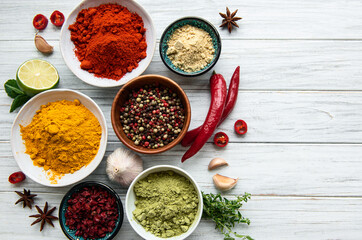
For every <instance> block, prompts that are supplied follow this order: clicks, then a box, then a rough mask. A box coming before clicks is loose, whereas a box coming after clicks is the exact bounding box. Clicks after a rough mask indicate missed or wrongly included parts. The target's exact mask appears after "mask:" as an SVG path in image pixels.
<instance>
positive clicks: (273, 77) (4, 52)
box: [0, 25, 362, 91]
mask: <svg viewBox="0 0 362 240" xmlns="http://www.w3.org/2000/svg"><path fill="white" fill-rule="evenodd" d="M0 26H1V25H0ZM235 42H237V44H235ZM49 43H50V44H52V45H53V46H54V49H55V50H54V51H55V52H54V54H52V55H50V56H44V55H43V54H42V53H40V52H38V51H36V48H35V45H34V42H33V41H0V66H1V67H2V69H4V71H1V72H0V79H2V81H5V80H6V79H9V78H14V77H15V72H16V70H17V68H18V66H19V65H20V64H21V63H23V62H25V61H26V60H28V59H29V58H41V59H47V60H49V61H51V63H52V64H54V66H55V67H56V68H57V69H58V71H59V73H60V78H61V81H60V85H59V87H62V88H76V89H82V90H83V89H97V88H96V87H92V86H89V85H87V84H85V83H83V82H82V81H80V80H79V79H78V78H77V77H76V76H75V75H74V74H73V73H72V72H71V71H70V70H69V69H68V68H67V66H66V65H65V64H64V61H63V58H62V57H61V54H60V50H59V46H58V41H49ZM158 46H159V45H158V43H157V45H156V51H155V55H154V57H153V61H152V64H151V65H150V66H149V67H148V68H147V70H146V71H145V74H153V73H158V74H160V75H163V76H167V77H169V78H171V79H173V80H175V81H176V82H177V83H179V84H180V85H181V86H182V87H183V88H184V89H186V90H192V89H195V90H199V89H205V90H208V89H209V86H208V83H209V81H208V80H209V77H210V74H211V73H206V74H205V75H202V76H199V77H191V78H186V77H180V76H178V75H176V74H175V73H172V72H171V71H169V70H168V68H166V66H165V65H164V64H163V62H162V61H161V58H160V56H159V51H158ZM361 49H362V41H325V40H324V41H302V40H297V41H282V40H273V41H268V40H238V41H235V40H225V39H223V47H222V57H221V58H220V59H219V61H218V63H217V64H216V66H215V70H216V71H217V72H218V73H222V74H224V76H225V79H226V81H227V82H229V80H230V78H231V75H232V73H233V71H234V70H235V66H237V65H240V66H241V84H240V87H239V88H240V90H263V91H264V90H284V91H288V90H323V91H326V90H343V91H361V90H362V78H361V75H362V68H361V66H362V54H361ZM0 88H1V89H3V86H2V84H1V86H0ZM98 90H99V89H98Z"/></svg>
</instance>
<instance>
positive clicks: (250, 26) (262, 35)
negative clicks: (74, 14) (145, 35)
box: [0, 0, 362, 40]
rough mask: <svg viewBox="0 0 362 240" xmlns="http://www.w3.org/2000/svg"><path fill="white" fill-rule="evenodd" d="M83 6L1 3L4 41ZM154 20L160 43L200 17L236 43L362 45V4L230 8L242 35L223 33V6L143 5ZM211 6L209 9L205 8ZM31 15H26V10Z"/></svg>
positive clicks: (256, 2)
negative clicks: (39, 18)
mask: <svg viewBox="0 0 362 240" xmlns="http://www.w3.org/2000/svg"><path fill="white" fill-rule="evenodd" d="M78 2H79V1H63V2H62V4H61V6H60V5H59V3H58V2H53V1H48V0H38V1H37V4H36V5H34V2H33V1H28V0H19V1H17V4H16V5H15V4H14V2H13V1H11V0H2V2H1V5H2V8H1V9H0V31H1V32H2V33H12V32H14V33H16V34H2V35H1V36H0V40H18V39H27V40H30V39H32V38H33V36H34V34H35V29H34V28H33V26H32V24H31V23H32V20H33V17H34V16H35V15H36V14H38V13H42V14H44V15H46V16H48V17H49V16H50V14H51V13H52V11H53V9H59V10H60V11H62V12H63V13H64V14H65V16H68V14H69V13H70V12H71V10H72V9H73V8H74V7H75V6H76V5H77V4H78ZM137 2H139V3H140V4H141V5H142V6H143V7H144V8H145V9H146V10H147V11H148V12H149V14H150V15H151V17H152V19H153V21H154V25H155V26H156V29H157V36H158V37H160V36H161V34H162V32H163V30H164V29H165V28H166V27H167V26H168V25H169V24H170V23H171V22H173V21H174V20H176V19H178V18H181V17H184V16H195V15H196V16H199V17H202V18H205V19H207V20H209V21H210V22H211V23H212V24H213V25H215V26H216V28H218V30H219V32H220V34H221V37H222V38H223V39H226V38H233V39H235V38H237V39H362V28H361V22H362V15H361V14H360V13H361V12H362V2H361V1H359V0H350V1H347V2H346V1H344V0H333V1H327V2H326V1H322V0H318V1H316V0H306V1H298V0H290V1H283V0H274V1H264V0H244V1H234V2H228V3H227V5H228V6H229V7H230V9H231V10H235V9H239V12H238V14H237V16H240V17H243V19H242V20H240V21H239V22H238V23H239V25H240V29H236V30H234V31H233V33H232V34H229V32H228V31H227V30H226V29H220V28H219V27H218V26H219V25H220V24H221V20H222V19H221V17H220V16H219V14H218V13H219V12H225V5H226V4H225V2H223V1H212V2H210V1H207V0H199V1H198V2H197V4H195V1H191V0H188V1H178V2H172V4H170V1H167V0H160V1H157V4H155V2H153V1H147V0H139V1H137ZM205 6H207V7H205ZM24 9H26V11H25V10H24ZM19 14H21V16H22V17H21V19H19ZM59 33H60V31H59V29H57V28H56V27H54V26H52V25H51V24H49V26H48V27H47V29H46V31H44V35H45V36H46V37H47V38H48V39H58V37H59Z"/></svg>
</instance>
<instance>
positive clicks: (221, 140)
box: [214, 132, 229, 147]
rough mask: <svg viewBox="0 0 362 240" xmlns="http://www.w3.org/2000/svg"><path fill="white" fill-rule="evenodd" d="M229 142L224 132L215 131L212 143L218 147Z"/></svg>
mask: <svg viewBox="0 0 362 240" xmlns="http://www.w3.org/2000/svg"><path fill="white" fill-rule="evenodd" d="M228 142H229V137H228V135H226V133H224V132H218V133H215V136H214V143H215V144H216V146H218V147H225V146H226V145H227V144H228Z"/></svg>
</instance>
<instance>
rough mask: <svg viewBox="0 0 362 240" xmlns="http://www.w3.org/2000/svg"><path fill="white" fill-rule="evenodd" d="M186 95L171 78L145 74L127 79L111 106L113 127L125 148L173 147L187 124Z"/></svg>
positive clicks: (156, 150)
mask: <svg viewBox="0 0 362 240" xmlns="http://www.w3.org/2000/svg"><path fill="white" fill-rule="evenodd" d="M190 119H191V108H190V103H189V100H188V98H187V95H186V94H185V92H184V91H183V90H182V88H181V87H180V86H179V85H178V84H177V83H176V82H174V81H173V80H171V79H169V78H167V77H164V76H160V75H144V76H140V77H137V78H135V79H133V80H132V81H130V82H128V83H126V84H125V85H124V86H123V87H122V88H121V89H120V90H119V92H118V93H117V95H116V97H115V99H114V101H113V105H112V110H111V120H112V126H113V130H114V131H115V133H116V135H117V137H118V138H119V139H120V140H121V141H122V143H123V144H124V145H126V146H127V147H128V148H130V149H132V150H134V151H136V152H139V153H144V154H156V153H160V152H164V151H166V150H168V149H171V148H172V147H174V146H175V145H176V144H177V143H179V142H180V141H181V139H182V138H183V137H184V135H185V134H186V132H187V129H188V127H189V125H190Z"/></svg>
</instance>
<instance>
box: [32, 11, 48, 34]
mask: <svg viewBox="0 0 362 240" xmlns="http://www.w3.org/2000/svg"><path fill="white" fill-rule="evenodd" d="M47 25H48V19H47V18H46V17H45V16H44V15H43V14H38V15H36V16H35V17H34V19H33V26H34V27H35V28H36V29H38V30H43V29H44V28H46V27H47Z"/></svg>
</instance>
